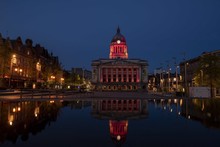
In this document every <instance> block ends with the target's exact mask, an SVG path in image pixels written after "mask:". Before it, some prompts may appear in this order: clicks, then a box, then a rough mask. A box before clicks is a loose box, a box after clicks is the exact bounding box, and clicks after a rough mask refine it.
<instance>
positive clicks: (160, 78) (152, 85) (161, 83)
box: [148, 70, 182, 92]
mask: <svg viewBox="0 0 220 147" xmlns="http://www.w3.org/2000/svg"><path fill="white" fill-rule="evenodd" d="M181 83H182V76H181V75H179V74H178V73H177V72H175V73H172V72H171V71H170V70H168V71H167V72H166V71H165V70H156V71H155V72H154V74H150V75H149V76H148V90H149V91H153V92H179V91H180V89H181Z"/></svg>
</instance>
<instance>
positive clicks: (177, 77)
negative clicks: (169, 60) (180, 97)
mask: <svg viewBox="0 0 220 147" xmlns="http://www.w3.org/2000/svg"><path fill="white" fill-rule="evenodd" d="M178 68H179V66H176V91H178V71H177V69H178Z"/></svg>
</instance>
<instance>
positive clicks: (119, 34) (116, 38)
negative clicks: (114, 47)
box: [111, 27, 126, 43]
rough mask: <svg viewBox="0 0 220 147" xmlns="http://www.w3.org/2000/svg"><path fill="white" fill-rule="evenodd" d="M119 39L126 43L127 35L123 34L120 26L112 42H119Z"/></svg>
mask: <svg viewBox="0 0 220 147" xmlns="http://www.w3.org/2000/svg"><path fill="white" fill-rule="evenodd" d="M118 40H120V42H124V43H126V40H125V37H124V36H123V35H122V34H121V32H120V28H119V27H118V29H117V33H116V34H115V36H114V37H113V38H112V41H111V43H114V42H115V43H117V41H118Z"/></svg>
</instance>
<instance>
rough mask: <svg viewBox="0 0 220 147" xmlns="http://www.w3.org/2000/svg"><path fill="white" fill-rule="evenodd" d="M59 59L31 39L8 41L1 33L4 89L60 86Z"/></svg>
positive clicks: (1, 84)
mask: <svg viewBox="0 0 220 147" xmlns="http://www.w3.org/2000/svg"><path fill="white" fill-rule="evenodd" d="M61 78H62V69H61V66H60V63H59V59H58V57H57V56H53V54H52V53H48V50H47V49H45V48H44V47H41V46H40V45H39V44H36V46H33V41H32V40H31V39H26V40H25V42H24V43H23V41H22V39H21V37H18V38H17V39H15V40H11V39H9V38H7V39H5V38H3V37H2V36H1V34H0V88H1V87H2V88H42V87H56V86H57V85H59V84H60V82H61Z"/></svg>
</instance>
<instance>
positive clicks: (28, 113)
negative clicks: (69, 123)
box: [0, 101, 61, 143]
mask: <svg viewBox="0 0 220 147" xmlns="http://www.w3.org/2000/svg"><path fill="white" fill-rule="evenodd" d="M60 107H61V103H60V102H54V101H42V102H40V101H22V102H19V101H14V102H12V101H7V102H0V132H1V133H0V142H1V143H3V142H4V141H5V140H9V141H12V142H13V143H15V142H16V141H17V139H18V137H19V136H20V135H21V140H23V141H26V140H28V138H29V133H32V134H33V135H36V134H37V133H38V132H40V131H41V130H43V129H45V126H46V125H50V123H51V122H53V121H56V119H57V116H58V113H59V109H60Z"/></svg>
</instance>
